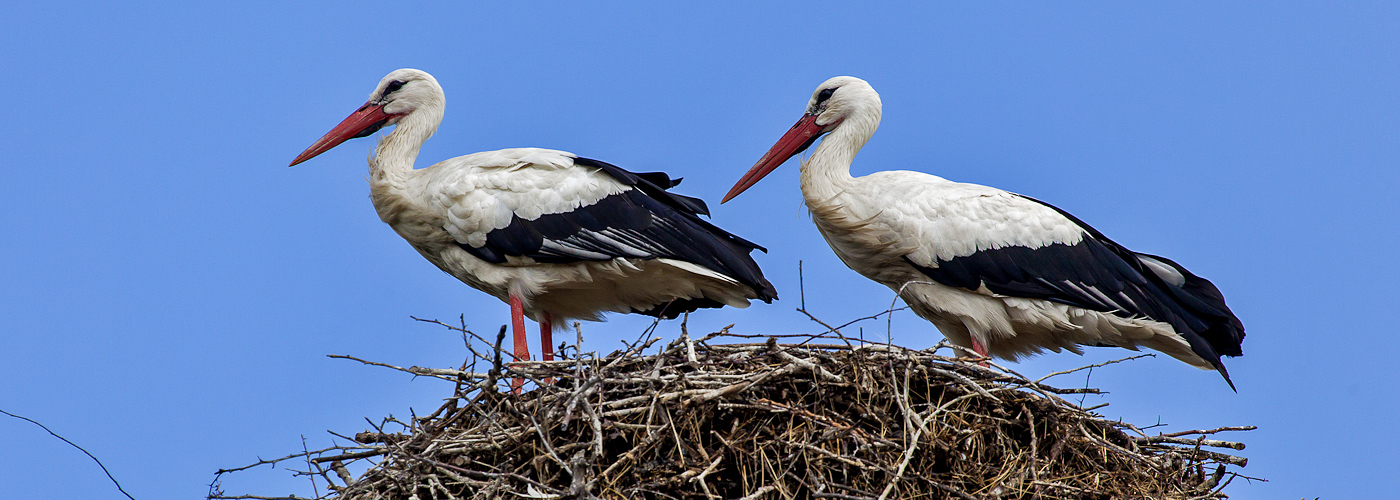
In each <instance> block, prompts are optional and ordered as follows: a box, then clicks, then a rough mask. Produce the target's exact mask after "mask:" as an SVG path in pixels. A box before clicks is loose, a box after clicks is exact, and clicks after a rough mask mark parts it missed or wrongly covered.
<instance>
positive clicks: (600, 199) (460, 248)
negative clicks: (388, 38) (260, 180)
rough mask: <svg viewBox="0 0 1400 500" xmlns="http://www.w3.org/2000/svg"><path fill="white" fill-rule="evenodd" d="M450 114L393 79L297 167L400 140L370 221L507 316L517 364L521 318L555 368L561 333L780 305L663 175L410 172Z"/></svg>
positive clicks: (490, 164) (505, 158)
mask: <svg viewBox="0 0 1400 500" xmlns="http://www.w3.org/2000/svg"><path fill="white" fill-rule="evenodd" d="M444 108H445V98H444V95H443V92H442V88H441V87H440V86H439V85H438V83H437V81H436V80H435V79H434V78H433V77H432V76H431V75H429V74H427V73H425V72H422V71H418V70H414V69H400V70H397V71H394V72H393V73H390V74H389V75H388V76H386V77H384V79H383V80H382V81H380V82H379V85H378V86H376V87H375V90H374V92H373V93H371V94H370V100H369V102H367V103H366V104H365V105H364V106H362V107H360V109H359V110H357V111H356V112H355V113H354V114H351V115H350V117H348V118H346V119H345V121H344V122H342V123H341V124H340V125H339V126H337V127H336V128H334V129H333V130H331V131H330V132H329V133H327V134H326V135H325V137H322V138H321V140H319V141H317V142H316V143H315V144H313V145H312V146H311V147H310V148H307V150H306V151H305V152H303V153H302V154H301V155H300V156H298V157H297V158H296V160H294V161H293V162H292V164H293V165H296V164H298V163H301V162H303V161H306V160H308V159H310V158H311V157H313V156H316V155H318V154H320V153H322V152H325V151H327V150H329V149H331V148H333V147H335V146H336V145H338V144H340V143H342V142H344V141H346V140H348V139H351V138H355V137H364V136H367V135H370V134H372V133H374V132H375V131H377V130H379V129H380V128H381V127H385V126H391V125H394V126H396V128H395V129H394V131H393V132H392V133H390V134H388V135H386V136H384V137H383V138H382V139H380V141H379V144H378V146H377V147H376V149H375V153H374V155H373V156H371V157H370V159H369V164H370V175H369V181H370V193H371V199H372V201H373V203H374V207H375V210H376V211H378V213H379V217H380V219H382V220H383V221H384V222H385V223H387V224H389V226H390V227H392V228H393V229H394V231H395V232H397V233H398V234H399V235H400V236H402V237H403V238H404V239H405V240H407V241H408V242H409V244H411V245H412V246H413V248H414V249H415V250H417V251H418V252H419V253H420V254H422V255H423V257H425V258H427V259H428V261H430V262H432V263H433V264H434V265H436V266H438V268H439V269H442V270H443V271H445V272H447V273H448V274H451V275H452V276H454V277H456V278H457V279H460V280H462V281H463V282H465V283H467V284H469V285H471V286H472V287H475V288H477V289H479V290H481V291H484V292H486V293H489V294H491V295H494V296H496V297H497V298H499V299H501V300H502V301H505V302H507V303H510V304H511V306H512V323H513V325H514V329H515V350H516V356H517V358H519V359H528V358H529V353H528V350H527V349H526V347H525V345H526V344H525V338H524V333H523V331H522V329H523V318H522V315H524V316H529V317H530V318H532V319H535V320H536V321H539V322H540V324H541V336H542V337H543V338H542V341H543V350H544V352H545V359H549V358H550V357H551V355H550V353H551V345H550V343H551V341H550V337H549V334H550V331H551V328H552V325H553V324H554V323H557V322H561V321H564V320H567V319H571V318H579V319H589V320H597V319H599V315H600V313H602V312H606V311H613V312H623V313H627V312H640V313H645V314H649V315H654V316H658V317H668V318H670V317H675V316H676V315H678V314H680V313H682V312H687V311H691V310H694V309H696V308H697V307H720V306H722V305H729V306H734V307H746V306H748V303H749V302H748V301H749V300H751V299H759V300H763V301H765V302H766V301H771V300H772V299H774V298H776V295H777V294H776V292H775V291H774V290H773V287H772V285H770V284H769V283H768V281H767V280H766V279H764V278H763V275H762V271H760V270H759V268H758V266H757V264H755V263H754V261H753V259H751V258H750V257H749V255H748V254H749V252H750V251H751V250H753V249H755V248H758V249H761V247H759V246H758V245H755V244H753V243H750V242H748V241H746V240H744V239H742V238H739V237H737V236H734V235H732V234H729V233H727V232H725V231H724V230H722V229H719V228H718V227H715V226H714V225H712V224H710V223H708V222H705V221H704V220H702V219H700V218H699V215H702V214H707V213H708V212H707V209H706V207H705V204H704V202H703V201H700V200H698V199H694V198H689V197H686V196H681V195H677V194H674V193H670V192H668V191H666V190H667V189H669V188H671V187H673V186H674V185H675V184H677V183H679V182H680V181H679V180H672V179H671V178H670V177H668V176H667V175H666V174H663V173H640V174H639V173H633V172H628V171H626V170H623V169H621V168H618V167H616V166H613V165H610V164H607V163H604V162H600V161H597V160H589V159H586V158H579V157H577V156H576V155H574V154H572V153H567V152H564V151H555V150H549V149H536V148H518V149H503V150H499V151H487V152H481V153H475V154H470V155H466V156H460V157H457V158H452V159H450V160H445V161H443V162H440V163H437V164H435V165H433V166H430V167H427V168H423V169H417V170H415V169H414V168H413V163H414V160H415V158H416V157H417V155H418V151H419V148H421V147H422V145H423V143H424V141H426V140H427V139H428V138H429V137H431V136H432V135H433V133H434V132H435V131H436V130H437V127H438V124H439V123H441V121H442V117H443V110H444Z"/></svg>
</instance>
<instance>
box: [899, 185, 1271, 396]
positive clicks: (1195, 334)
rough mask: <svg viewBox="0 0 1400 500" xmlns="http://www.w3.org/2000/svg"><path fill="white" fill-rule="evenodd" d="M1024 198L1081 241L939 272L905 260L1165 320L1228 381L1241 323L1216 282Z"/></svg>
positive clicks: (969, 280)
mask: <svg viewBox="0 0 1400 500" xmlns="http://www.w3.org/2000/svg"><path fill="white" fill-rule="evenodd" d="M1023 198H1025V199H1027V200H1030V201H1033V202H1036V203H1039V204H1041V205H1045V206H1047V207H1050V208H1051V209H1053V210H1055V211H1056V212H1058V213H1059V214H1061V215H1063V216H1065V217H1066V218H1068V219H1069V220H1071V221H1073V222H1074V223H1075V224H1077V225H1078V226H1079V227H1080V228H1082V229H1083V230H1084V232H1085V234H1084V238H1083V239H1082V240H1081V241H1080V242H1079V243H1076V244H1074V245H1067V244H1063V243H1054V244H1050V245H1046V246H1043V247H1040V248H1035V249H1032V248H1029V247H1025V246H1007V247H1002V248H997V249H989V250H983V251H979V252H976V253H974V254H972V255H968V256H962V257H954V258H953V259H951V260H939V261H938V262H937V267H928V266H923V265H920V264H918V263H916V262H913V261H912V260H909V259H908V257H906V258H905V260H906V261H909V263H910V264H911V265H913V266H914V267H915V268H917V269H918V270H919V271H920V272H922V273H923V274H924V275H926V276H928V277H929V278H930V279H932V280H934V281H936V282H938V283H941V284H944V285H947V286H951V287H957V288H964V289H968V290H977V289H979V288H981V287H984V286H985V287H986V288H987V289H988V290H990V291H992V292H993V293H997V294H1001V295H1007V296H1012V297H1026V298H1036V299H1043V300H1048V301H1051V302H1057V303H1061V304H1067V305H1071V306H1075V307H1081V308H1084V309H1090V310H1094V311H1099V312H1104V313H1110V314H1114V315H1117V316H1120V317H1125V318H1150V319H1153V320H1156V321H1162V322H1165V323H1168V324H1170V325H1172V327H1173V328H1174V329H1175V330H1176V331H1177V333H1179V334H1181V335H1182V336H1183V337H1184V338H1185V339H1186V341H1187V342H1188V343H1189V344H1190V345H1191V349H1192V351H1194V352H1195V353H1196V354H1197V355H1198V356H1200V357H1201V358H1202V359H1205V360H1207V361H1209V362H1211V363H1212V364H1213V365H1215V367H1216V369H1217V370H1219V371H1220V373H1221V374H1222V375H1224V376H1225V380H1226V381H1227V382H1228V381H1229V380H1230V376H1229V374H1228V373H1227V372H1226V371H1225V366H1224V364H1222V363H1221V362H1220V356H1221V355H1226V356H1239V355H1241V353H1242V352H1241V349H1240V344H1241V343H1242V342H1243V340H1244V325H1243V324H1242V323H1241V322H1240V320H1239V318H1237V317H1235V315H1234V313H1232V312H1230V308H1229V307H1227V306H1226V305H1225V299H1224V297H1223V296H1222V295H1221V293H1220V290H1219V289H1217V288H1216V287H1215V285H1214V284H1212V283H1211V282H1210V281H1208V280H1206V279H1205V278H1201V277H1199V276H1196V275H1194V274H1191V272H1190V271H1187V270H1186V269H1185V268H1183V267H1181V266H1180V265H1178V264H1177V263H1175V262H1172V261H1171V260H1168V259H1165V258H1162V257H1157V256H1153V255H1147V254H1138V253H1135V252H1133V251H1131V250H1128V249H1127V248H1124V247H1123V246H1121V245H1119V244H1117V243H1115V242H1113V240H1110V239H1108V237H1106V236H1104V235H1103V233H1100V232H1098V231H1097V230H1095V229H1094V228H1093V227H1090V226H1089V225H1088V224H1085V223H1084V222H1083V221H1081V220H1079V219H1078V218H1076V217H1074V216H1073V215H1070V214H1069V213H1067V212H1065V211H1063V210H1060V209H1059V208H1057V207H1055V206H1053V205H1050V204H1048V203H1045V202H1042V201H1040V200H1036V199H1034V198H1030V197H1024V196H1023ZM1139 256H1145V257H1148V258H1152V259H1156V260H1158V261H1160V262H1162V263H1164V264H1166V265H1169V266H1171V267H1172V268H1174V269H1175V270H1176V271H1177V272H1179V273H1181V275H1182V276H1183V277H1185V283H1184V284H1182V285H1181V286H1176V285H1173V284H1172V283H1170V282H1168V281H1167V279H1166V278H1164V277H1162V276H1158V275H1157V274H1155V273H1154V272H1153V271H1152V269H1150V268H1148V267H1147V266H1146V265H1145V264H1143V262H1142V261H1141V260H1140V257H1139ZM1095 291H1097V292H1099V294H1102V295H1103V296H1102V297H1101V296H1100V295H1099V294H1096V293H1094V292H1095ZM1105 299H1107V300H1105ZM1231 387H1234V384H1231Z"/></svg>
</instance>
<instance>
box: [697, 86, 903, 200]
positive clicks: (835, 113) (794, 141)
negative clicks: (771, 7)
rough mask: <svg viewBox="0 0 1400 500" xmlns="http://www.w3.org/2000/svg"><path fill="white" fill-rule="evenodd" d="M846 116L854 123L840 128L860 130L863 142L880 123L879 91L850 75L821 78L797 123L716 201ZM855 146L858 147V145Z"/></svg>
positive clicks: (769, 169) (737, 190) (750, 182)
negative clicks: (823, 79)
mask: <svg viewBox="0 0 1400 500" xmlns="http://www.w3.org/2000/svg"><path fill="white" fill-rule="evenodd" d="M848 120H849V121H853V122H855V123H852V124H850V125H847V126H846V127H844V128H848V129H852V130H856V131H859V132H860V133H861V134H864V137H862V138H859V143H860V144H864V143H865V141H866V140H868V139H870V134H873V133H875V128H876V127H879V125H880V94H877V93H875V89H874V88H871V87H870V84H869V83H865V80H861V79H859V78H856V77H853V76H838V77H835V78H832V79H830V80H827V81H825V82H822V84H821V85H819V86H817V90H815V91H813V92H812V98H811V99H810V100H808V101H807V112H806V113H805V114H803V115H802V118H801V119H799V120H797V124H795V125H793V126H792V128H790V129H788V131H787V133H786V134H784V135H783V137H782V138H781V139H778V143H777V144H774V145H773V147H772V149H769V150H768V153H767V154H765V155H763V157H762V158H759V160H758V163H756V164H754V166H753V168H751V169H749V171H748V172H747V173H745V174H744V177H743V178H741V179H739V182H738V183H736V184H734V187H733V188H731V189H730V190H729V193H728V194H725V195H724V199H723V200H721V201H720V203H724V202H726V201H729V200H730V199H732V198H734V197H735V196H739V193H742V192H744V190H746V189H748V188H750V187H752V186H753V185H754V184H757V183H758V181H759V180H761V179H763V177H764V176H766V175H768V173H769V172H772V171H773V170H774V169H776V168H778V166H779V165H782V164H783V163H784V162H786V161H787V160H788V158H792V157H793V156H796V155H797V154H798V153H801V152H803V151H805V150H807V148H808V147H810V146H811V145H812V143H814V142H817V139H818V138H820V137H821V136H822V135H823V134H826V133H827V132H831V131H833V130H836V128H837V127H839V126H841V125H842V124H844V123H846V122H847V121H848ZM856 147H857V148H859V145H857V146H856Z"/></svg>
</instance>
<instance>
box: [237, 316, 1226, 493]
mask: <svg viewBox="0 0 1400 500" xmlns="http://www.w3.org/2000/svg"><path fill="white" fill-rule="evenodd" d="M444 326H448V325H444ZM449 327H451V326H449ZM452 328H456V327H452ZM462 331H463V332H464V334H465V333H469V332H466V331H465V330H462ZM504 331H505V330H504V327H503V328H502V330H501V334H499V335H497V338H496V342H495V344H496V350H495V352H494V353H487V354H491V356H490V358H487V357H486V356H483V355H482V354H481V353H476V359H474V360H472V365H470V366H475V365H476V363H477V362H482V361H484V362H485V363H483V364H485V365H487V366H490V367H491V368H490V369H489V370H488V371H487V372H485V373H478V372H474V371H472V369H471V368H470V367H469V365H464V366H463V368H462V369H431V368H418V367H414V368H398V367H392V368H396V369H400V370H404V371H408V372H411V373H414V374H416V375H424V376H433V377H438V378H443V379H446V380H450V381H453V382H455V383H456V389H455V390H454V393H453V394H452V396H451V397H449V398H448V399H447V400H446V402H445V404H443V405H442V406H441V407H440V408H438V409H437V411H435V412H433V413H432V414H430V415H427V416H424V417H416V418H413V419H411V420H410V421H408V422H402V421H399V420H396V419H392V418H390V419H386V420H385V421H384V422H383V423H382V424H381V425H379V426H377V427H376V428H375V429H374V430H373V431H368V432H361V433H359V434H356V435H355V436H354V437H353V438H349V437H347V438H346V439H353V441H354V442H355V444H353V445H348V446H336V447H332V448H328V449H325V450H318V451H305V452H303V453H298V454H295V455H292V456H289V457H284V458H281V459H277V460H270V461H260V462H259V463H258V464H254V465H260V464H266V463H276V462H277V461H280V460H289V459H299V460H297V461H298V462H303V463H304V464H305V465H306V470H303V471H301V472H299V474H303V475H308V476H311V477H312V478H313V484H314V483H315V479H323V480H324V481H325V483H328V484H329V487H328V491H327V492H326V495H325V496H324V497H323V498H338V499H421V500H428V499H467V498H471V499H477V498H517V497H527V498H528V497H537V498H595V497H597V498H608V499H612V498H665V499H701V500H709V499H719V498H725V499H746V500H749V499H753V500H756V499H792V498H833V499H842V500H856V499H872V500H874V499H880V500H884V499H894V498H899V499H913V498H919V499H943V498H958V499H990V498H1045V499H1055V498H1073V499H1086V498H1089V499H1093V498H1104V499H1108V498H1225V497H1226V495H1225V494H1224V493H1223V492H1222V490H1223V489H1224V488H1225V486H1226V485H1228V484H1229V483H1230V480H1231V479H1234V478H1235V477H1237V474H1236V473H1235V472H1233V471H1229V470H1227V469H1228V468H1229V467H1230V466H1234V467H1243V466H1244V465H1245V463H1246V460H1245V459H1244V458H1240V457H1236V456H1231V455H1227V454H1224V453H1220V452H1217V451H1211V450H1207V449H1205V448H1207V447H1213V448H1228V449H1243V448H1244V445H1243V444H1239V443H1233V442H1227V441H1218V440H1214V439H1209V438H1207V436H1208V435H1210V434H1213V433H1216V432H1221V431H1229V430H1249V429H1252V427H1223V428H1220V429H1212V430H1193V431H1185V432H1177V433H1173V434H1159V435H1154V436H1148V435H1147V434H1146V433H1144V432H1142V431H1141V430H1140V429H1138V428H1137V427H1135V426H1133V425H1132V424H1128V423H1122V422H1116V421H1108V420H1104V419H1103V418H1102V417H1101V416H1099V415H1097V414H1095V413H1092V411H1089V410H1085V409H1083V408H1080V407H1079V406H1076V405H1075V404H1072V403H1070V402H1068V401H1066V400H1065V399H1063V398H1061V397H1060V395H1064V394H1074V393H1097V392H1098V391H1097V390H1096V389H1059V388H1054V387H1050V386H1048V385H1046V384H1044V383H1042V382H1043V381H1044V380H1045V379H1046V378H1049V377H1050V376H1053V375H1058V374H1062V373H1069V372H1060V373H1056V374H1051V375H1047V376H1046V377H1043V378H1041V379H1040V380H1029V379H1027V378H1025V377H1022V376H1020V375H1018V374H1016V373H1014V372H1012V371H1011V370H1008V369H1005V368H1002V367H1000V366H998V365H996V364H994V363H987V365H986V366H981V365H979V364H978V363H977V360H969V359H967V358H957V357H952V356H951V355H952V354H953V352H954V351H953V350H951V349H943V350H940V349H938V348H935V349H929V350H923V351H918V350H910V349H904V348H900V347H895V346H890V345H884V344H873V343H865V342H861V341H856V340H854V339H846V338H844V337H841V336H840V334H839V333H835V332H834V331H833V332H828V334H827V335H826V336H816V337H809V336H804V339H805V341H803V342H801V343H782V342H779V341H778V340H777V339H776V338H773V337H769V338H767V340H766V341H765V342H757V343H755V342H753V339H752V338H748V337H740V336H736V335H731V334H729V333H727V329H726V330H724V331H721V332H718V333H714V334H711V335H709V336H706V337H704V338H703V339H699V340H694V341H692V340H690V339H689V338H688V336H682V338H681V339H680V340H677V341H675V342H672V343H670V344H669V345H666V346H665V347H663V348H660V349H659V350H658V349H654V348H652V347H653V345H654V343H655V342H656V340H651V341H648V342H638V343H637V344H635V345H633V346H631V347H630V348H628V349H626V350H624V351H620V352H614V353H612V354H610V355H607V356H603V357H598V356H588V355H582V356H580V355H578V354H577V353H574V354H573V355H572V356H567V358H568V359H564V360H559V361H536V362H523V363H509V364H506V365H505V366H502V364H501V361H500V347H499V346H500V339H501V338H502V337H503V335H504ZM833 333H835V334H834V335H833ZM789 340H793V339H791V338H789ZM940 347H942V346H940ZM648 350H650V352H653V353H654V354H644V353H645V352H647V351H648ZM940 352H941V353H945V354H949V356H944V355H940V354H939V353H940ZM352 359H353V358H352ZM1129 359H1131V358H1129ZM984 362H985V361H984ZM366 363H370V362H367V361H366ZM370 364H379V363H370ZM381 366H389V365H381ZM1096 366H1098V365H1096ZM1084 368H1089V367H1084ZM1072 371H1076V370H1071V371H1070V372H1072ZM503 377H516V378H525V379H529V380H533V381H534V384H533V389H532V390H529V391H527V392H524V393H523V394H513V393H512V392H510V390H509V388H508V382H507V381H506V380H505V379H504V378H503ZM357 462H358V463H359V465H360V466H361V467H366V466H367V467H368V468H367V469H365V472H364V473H363V474H360V476H359V477H358V478H354V477H352V475H351V474H350V473H349V470H348V468H347V464H355V463H357ZM350 466H352V467H353V466H354V465H350ZM249 467H251V466H249ZM245 468H246V467H245ZM240 469H242V468H240ZM240 469H230V470H226V471H220V474H222V473H225V472H230V471H232V470H240ZM1239 477H1242V476H1239ZM332 478H335V479H338V482H339V483H341V484H336V481H332ZM212 488H213V489H212V490H211V494H210V498H273V497H254V496H247V495H244V496H236V497H235V496H225V495H224V494H223V492H222V491H221V490H220V489H219V487H218V479H217V478H216V480H215V484H214V486H213V487H212ZM318 494H319V493H318ZM282 498H295V497H282Z"/></svg>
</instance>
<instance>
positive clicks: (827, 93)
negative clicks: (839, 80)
mask: <svg viewBox="0 0 1400 500" xmlns="http://www.w3.org/2000/svg"><path fill="white" fill-rule="evenodd" d="M835 93H836V89H835V88H834V87H833V88H829V89H822V91H821V92H818V93H817V104H821V103H823V102H826V100H827V99H830V98H831V94H835Z"/></svg>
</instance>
